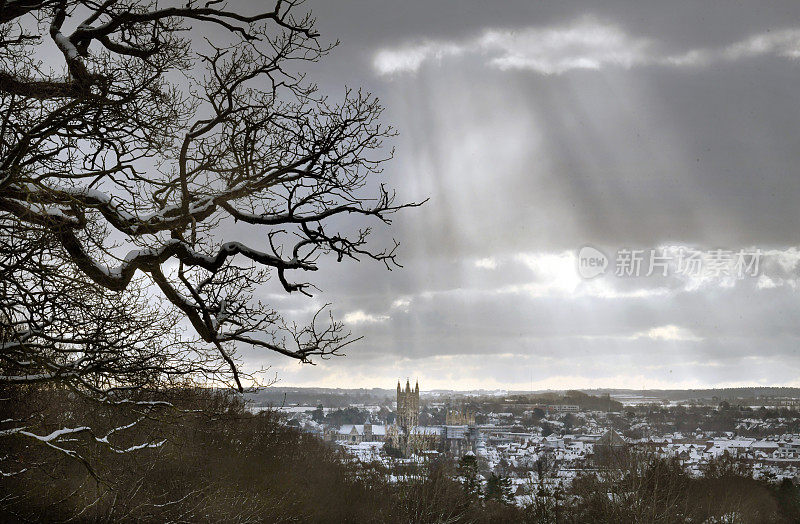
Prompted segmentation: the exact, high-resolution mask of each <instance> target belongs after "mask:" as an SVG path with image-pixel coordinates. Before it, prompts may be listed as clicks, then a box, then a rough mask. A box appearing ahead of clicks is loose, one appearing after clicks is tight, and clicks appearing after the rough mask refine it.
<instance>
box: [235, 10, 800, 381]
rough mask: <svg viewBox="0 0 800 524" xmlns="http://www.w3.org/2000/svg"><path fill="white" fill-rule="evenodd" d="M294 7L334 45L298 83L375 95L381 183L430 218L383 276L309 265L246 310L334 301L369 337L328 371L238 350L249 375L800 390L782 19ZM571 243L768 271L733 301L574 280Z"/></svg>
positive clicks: (795, 226)
mask: <svg viewBox="0 0 800 524" xmlns="http://www.w3.org/2000/svg"><path fill="white" fill-rule="evenodd" d="M313 7H314V10H315V12H316V14H317V16H318V19H319V24H320V28H321V30H322V32H323V35H324V36H330V37H336V38H340V39H341V40H342V42H343V44H342V46H341V48H340V49H339V50H338V51H337V52H336V53H334V54H333V55H332V56H331V57H330V58H329V59H328V60H326V61H324V62H323V63H322V64H320V65H319V66H318V67H316V68H314V69H312V70H310V71H309V72H310V73H311V75H312V78H314V79H315V80H317V81H319V83H320V85H321V86H322V88H323V89H324V90H325V91H326V92H330V93H331V94H332V95H337V94H340V93H341V86H342V85H344V84H349V85H364V86H366V87H367V88H369V89H371V90H373V91H374V92H375V93H376V94H377V95H379V96H380V97H381V99H382V101H383V102H384V104H385V105H386V107H387V114H386V120H387V121H389V122H391V123H392V124H394V125H396V126H397V127H398V129H399V130H400V136H399V137H398V139H397V140H396V142H395V144H394V145H395V146H396V148H397V154H396V158H395V160H394V161H393V162H392V163H391V164H390V165H389V166H387V170H386V173H385V180H386V181H387V182H389V183H390V184H392V185H394V186H395V187H397V188H398V190H399V193H400V195H401V196H403V197H405V198H408V199H419V198H425V197H428V196H430V197H431V201H430V202H429V204H428V205H426V206H424V207H423V208H421V209H416V210H411V211H409V212H407V213H404V214H401V215H399V216H398V217H397V219H396V221H395V223H394V225H393V227H392V229H391V230H381V231H378V232H377V234H376V238H375V240H376V241H377V242H379V243H385V242H389V241H390V238H391V236H395V237H397V238H398V240H399V241H400V242H401V262H402V263H403V264H404V266H405V267H404V268H403V269H402V270H399V271H392V272H386V271H385V269H384V268H382V266H380V265H376V264H370V263H367V262H365V263H361V264H354V263H349V262H344V263H341V264H336V263H333V262H330V261H323V262H322V267H321V270H320V271H319V272H318V273H317V274H315V275H313V278H314V279H317V280H315V283H316V284H317V285H318V286H319V287H320V288H322V289H323V291H324V292H323V293H321V294H320V295H319V296H318V297H315V299H314V300H313V301H308V300H306V299H303V298H296V297H291V298H285V297H283V296H282V295H280V294H279V293H277V292H276V291H275V290H272V289H270V290H266V289H265V291H264V293H265V295H264V296H265V299H266V300H269V301H271V302H272V303H274V304H275V305H276V306H277V307H281V308H285V309H288V310H290V312H291V313H292V315H294V316H296V317H297V318H303V317H304V315H308V314H309V312H310V311H311V310H312V309H313V306H318V305H321V304H323V303H326V302H332V303H333V304H334V312H335V313H336V315H337V317H338V318H344V319H346V320H349V323H348V324H349V325H350V327H351V328H352V329H353V330H354V331H355V332H356V333H357V334H363V335H364V336H365V339H364V340H363V341H362V342H359V343H358V344H356V345H354V346H352V347H350V348H348V356H347V357H346V358H342V359H333V360H330V361H325V362H321V363H319V365H317V366H298V365H297V364H295V363H287V362H285V361H283V360H281V359H276V358H272V357H264V356H262V355H256V354H254V353H252V352H250V351H249V350H247V349H246V348H242V349H241V351H242V355H243V357H244V358H245V360H246V362H247V363H248V364H249V365H253V366H256V365H261V364H265V363H266V364H271V365H272V366H273V369H274V370H275V371H276V372H277V373H278V375H279V378H281V379H282V381H283V383H285V384H305V385H312V384H314V385H331V386H335V385H338V386H350V385H365V386H382V385H386V384H389V386H391V384H392V383H393V381H394V380H395V379H396V378H397V377H398V376H419V377H420V381H421V384H422V386H423V388H425V389H427V388H429V387H431V388H432V387H454V388H464V387H508V388H512V387H516V388H527V387H535V388H545V387H554V388H556V387H590V386H614V387H625V386H627V387H635V388H639V387H645V386H646V387H698V386H709V385H741V384H781V385H787V384H793V385H797V384H798V383H797V376H798V370H800V360H799V359H800V356H799V355H798V350H797V349H796V348H797V347H798V341H799V340H800V327H798V326H800V323H797V321H796V319H797V315H798V313H800V311H798V310H799V309H800V308H798V296H797V285H798V283H800V270H799V268H798V256H797V245H798V241H797V231H800V214H798V213H797V211H796V207H797V202H798V201H799V200H800V178H798V177H797V175H796V172H795V171H796V169H797V166H798V165H800V147H798V145H800V144H799V143H798V141H799V140H800V138H798V137H800V92H799V91H798V90H797V89H796V86H797V83H798V79H799V78H798V73H799V72H800V69H798V67H799V66H798V63H797V61H796V59H797V50H798V42H799V41H800V33H798V31H797V30H795V29H792V28H791V26H787V23H791V21H793V20H798V19H799V18H798V15H800V5H798V4H797V3H796V2H788V1H787V2H770V3H769V4H768V5H766V4H763V3H761V2H755V1H753V2H742V3H736V4H731V3H730V2H703V3H701V4H698V3H696V2H693V1H692V2H689V1H686V2H684V1H675V2H658V3H645V2H623V1H609V2H603V3H602V5H598V3H596V2H577V1H574V2H573V1H565V2H557V3H555V2H553V3H547V5H545V4H544V3H535V4H534V3H530V2H508V3H503V5H502V6H497V5H491V6H489V5H485V4H484V3H480V2H469V1H467V2H444V1H443V2H434V3H427V2H426V3H424V4H423V3H420V2H415V1H411V2H385V3H383V2H370V3H366V4H365V3H362V2H356V1H355V0H353V1H344V0H342V1H340V2H318V3H317V4H316V5H314V6H313ZM382 52H388V53H389V54H384V55H381V53H382ZM376 53H377V55H376ZM392 53H394V54H392ZM381 56H382V58H381ZM376 60H377V62H376ZM376 64H377V66H378V68H379V70H380V71H383V72H385V73H387V74H384V75H381V74H376V70H375V67H376ZM402 70H408V71H411V70H414V71H415V72H413V74H408V73H405V74H404V73H401V71H402ZM341 226H342V228H343V229H348V228H354V227H356V224H355V223H350V222H343V223H342V224H341ZM585 244H591V245H594V246H597V247H599V248H601V249H603V250H604V251H605V252H606V253H608V254H613V253H614V252H615V251H616V250H617V249H619V248H621V247H639V248H642V249H650V248H657V247H659V246H664V245H687V246H693V247H697V248H699V249H703V250H707V249H714V248H725V249H731V250H737V249H740V248H747V249H749V248H753V247H760V248H761V249H762V250H764V251H765V253H767V256H766V257H765V259H764V263H763V266H762V268H761V269H762V274H763V277H762V278H748V279H742V280H737V281H735V282H724V281H722V280H711V281H691V280H687V279H685V278H666V279H662V278H656V277H649V278H638V279H637V278H630V279H623V278H617V277H613V276H612V275H606V276H604V277H599V279H598V280H595V281H591V282H586V281H582V280H581V279H580V278H579V277H578V276H577V273H576V271H575V261H574V258H571V257H573V255H574V252H575V250H577V249H578V248H579V247H580V246H582V245H585ZM270 293H276V294H270Z"/></svg>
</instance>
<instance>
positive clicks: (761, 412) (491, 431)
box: [248, 381, 800, 505]
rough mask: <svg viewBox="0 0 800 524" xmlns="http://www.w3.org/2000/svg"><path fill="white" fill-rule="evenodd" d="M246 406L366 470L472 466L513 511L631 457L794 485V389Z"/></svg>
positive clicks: (376, 398)
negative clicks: (441, 463)
mask: <svg viewBox="0 0 800 524" xmlns="http://www.w3.org/2000/svg"><path fill="white" fill-rule="evenodd" d="M248 403H249V404H248V405H249V407H250V409H251V410H252V411H256V412H257V411H261V410H267V409H269V410H275V411H278V412H281V413H282V414H283V415H284V420H285V423H286V424H288V425H290V426H295V427H298V428H300V429H301V430H303V431H305V432H308V433H312V434H314V435H317V436H318V437H319V438H320V439H323V440H325V441H326V442H329V443H330V444H331V445H332V446H336V447H337V448H339V449H341V450H342V451H343V452H344V455H343V456H344V457H346V460H351V461H354V462H358V463H361V464H363V465H364V466H365V467H366V466H372V467H382V468H384V469H385V471H396V470H397V466H398V465H405V466H408V465H414V464H422V463H425V462H427V461H430V460H433V459H436V458H439V457H448V458H452V459H454V460H460V461H462V462H463V460H464V458H465V457H467V458H472V457H475V463H476V466H477V471H478V475H477V477H478V481H479V482H481V483H483V484H485V483H486V482H488V481H489V479H491V478H503V479H506V481H507V482H508V483H509V485H510V487H511V493H512V495H513V497H514V499H515V502H517V503H518V504H519V505H525V504H528V503H529V502H530V499H531V497H535V496H536V493H539V495H541V494H542V493H544V494H548V493H554V492H556V491H557V489H558V488H564V487H568V486H569V484H570V483H571V482H572V480H573V479H574V478H576V476H578V475H579V474H581V473H586V472H593V471H598V470H600V469H604V468H608V467H609V465H613V463H614V461H615V460H620V459H621V458H622V457H627V456H630V455H631V454H648V455H651V456H659V457H663V458H671V459H674V460H676V461H678V463H680V465H681V466H682V467H683V468H684V470H685V471H686V473H687V474H689V475H692V476H698V477H699V476H702V475H703V473H704V471H705V469H706V468H708V467H709V465H711V464H717V463H718V462H719V461H720V459H725V460H728V461H730V462H734V463H736V464H738V465H739V466H740V467H741V468H743V470H745V471H747V472H749V474H751V475H752V476H753V477H754V478H756V479H762V480H768V481H782V480H784V479H790V480H792V481H797V480H800V473H799V471H798V466H800V411H798V408H800V389H795V388H741V389H717V390H672V391H665V390H645V391H633V390H582V391H577V390H574V391H538V392H515V391H461V392H457V391H441V390H437V391H424V390H420V389H419V384H418V383H415V384H413V385H412V383H411V382H410V381H405V382H404V383H400V382H398V384H397V387H396V389H395V390H388V389H387V390H384V389H357V390H344V389H335V390H334V389H321V388H309V389H304V388H269V389H267V390H263V391H261V392H259V393H254V394H250V395H249V396H248ZM543 486H545V487H549V489H544V490H543V489H541V488H542V487H543ZM532 487H536V488H537V489H532Z"/></svg>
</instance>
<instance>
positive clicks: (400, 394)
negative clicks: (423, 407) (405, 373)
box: [395, 379, 419, 428]
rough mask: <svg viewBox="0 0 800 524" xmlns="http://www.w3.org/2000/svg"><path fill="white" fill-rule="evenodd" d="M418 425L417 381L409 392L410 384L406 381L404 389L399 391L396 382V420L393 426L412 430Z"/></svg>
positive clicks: (398, 384) (398, 382)
mask: <svg viewBox="0 0 800 524" xmlns="http://www.w3.org/2000/svg"><path fill="white" fill-rule="evenodd" d="M418 423H419V381H417V383H416V385H415V386H414V390H413V391H412V390H411V384H410V383H409V382H408V379H406V389H405V390H402V389H400V381H399V380H398V381H397V419H396V421H395V424H396V425H398V426H400V427H404V428H412V427H414V426H416V425H417V424H418Z"/></svg>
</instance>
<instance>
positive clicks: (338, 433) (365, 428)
mask: <svg viewBox="0 0 800 524" xmlns="http://www.w3.org/2000/svg"><path fill="white" fill-rule="evenodd" d="M326 437H327V440H331V441H340V442H341V441H345V442H349V443H351V444H359V443H361V442H383V441H384V440H386V426H383V425H379V424H370V423H367V424H345V425H344V426H341V427H340V428H338V429H335V430H333V431H331V432H330V434H329V435H327V436H326Z"/></svg>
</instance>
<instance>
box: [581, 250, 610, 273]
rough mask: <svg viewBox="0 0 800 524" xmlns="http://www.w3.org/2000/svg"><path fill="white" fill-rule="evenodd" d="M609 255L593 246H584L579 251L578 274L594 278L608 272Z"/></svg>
mask: <svg viewBox="0 0 800 524" xmlns="http://www.w3.org/2000/svg"><path fill="white" fill-rule="evenodd" d="M607 267H608V257H606V256H605V255H604V254H603V252H602V251H600V250H598V249H595V248H593V247H592V246H583V247H582V248H581V250H580V251H579V252H578V274H579V275H580V276H582V277H583V278H594V277H596V276H597V275H601V274H603V273H605V272H606V268H607Z"/></svg>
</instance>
